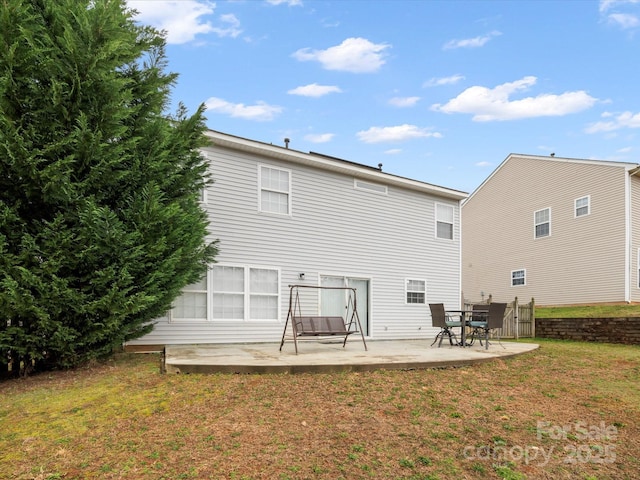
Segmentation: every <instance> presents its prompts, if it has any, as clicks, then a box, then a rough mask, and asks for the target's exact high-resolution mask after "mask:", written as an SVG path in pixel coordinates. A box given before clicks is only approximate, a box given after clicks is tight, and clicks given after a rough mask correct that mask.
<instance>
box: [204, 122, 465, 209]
mask: <svg viewBox="0 0 640 480" xmlns="http://www.w3.org/2000/svg"><path fill="white" fill-rule="evenodd" d="M205 134H206V136H207V137H208V138H209V139H210V141H211V143H212V144H213V145H217V146H219V147H224V148H229V149H232V150H238V151H243V152H247V153H253V154H255V155H260V156H262V157H268V158H273V159H276V160H284V161H287V162H291V163H296V164H299V165H308V166H311V167H315V168H319V169H322V170H329V171H333V172H338V173H342V174H344V175H351V176H353V177H355V178H358V179H361V180H369V181H372V182H378V183H382V184H385V185H394V186H397V187H400V188H406V189H409V190H417V191H420V192H423V193H428V194H432V195H436V196H439V197H444V198H447V199H450V200H456V201H460V200H464V199H465V198H467V196H468V195H469V194H468V193H467V192H462V191H460V190H454V189H452V188H446V187H441V186H439V185H433V184H431V183H426V182H421V181H419V180H413V179H410V178H406V177H401V176H398V175H393V174H390V173H386V172H383V171H382V169H381V168H375V167H371V166H368V165H363V164H360V163H355V162H350V161H347V160H342V159H339V158H335V157H331V156H328V155H323V154H320V153H315V152H309V153H305V152H301V151H299V150H294V149H290V148H288V147H281V146H279V145H273V144H272V143H264V142H259V141H256V140H249V139H247V138H242V137H237V136H234V135H229V134H227V133H222V132H217V131H215V130H207V131H206V132H205Z"/></svg>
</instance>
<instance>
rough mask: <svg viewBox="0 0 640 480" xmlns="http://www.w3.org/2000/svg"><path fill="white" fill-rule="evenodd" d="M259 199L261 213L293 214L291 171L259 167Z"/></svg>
mask: <svg viewBox="0 0 640 480" xmlns="http://www.w3.org/2000/svg"><path fill="white" fill-rule="evenodd" d="M258 183H259V185H260V192H259V197H258V203H259V208H258V209H259V210H260V211H261V212H269V213H279V214H282V215H290V214H291V171H290V170H286V169H283V168H276V167H271V166H267V165H258Z"/></svg>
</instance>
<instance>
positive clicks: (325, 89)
mask: <svg viewBox="0 0 640 480" xmlns="http://www.w3.org/2000/svg"><path fill="white" fill-rule="evenodd" d="M287 93H288V94H290V95H300V96H302V97H322V96H323V95H328V94H329V93H342V90H340V88H339V87H334V86H332V85H318V84H317V83H311V84H309V85H304V86H301V87H296V88H294V89H292V90H289V91H288V92H287Z"/></svg>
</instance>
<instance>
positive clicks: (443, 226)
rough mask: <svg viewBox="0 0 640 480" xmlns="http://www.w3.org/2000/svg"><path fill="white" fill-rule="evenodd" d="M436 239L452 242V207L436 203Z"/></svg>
mask: <svg viewBox="0 0 640 480" xmlns="http://www.w3.org/2000/svg"><path fill="white" fill-rule="evenodd" d="M436 237H437V238H444V239H446V240H453V207H452V206H451V205H443V204H442V203H436Z"/></svg>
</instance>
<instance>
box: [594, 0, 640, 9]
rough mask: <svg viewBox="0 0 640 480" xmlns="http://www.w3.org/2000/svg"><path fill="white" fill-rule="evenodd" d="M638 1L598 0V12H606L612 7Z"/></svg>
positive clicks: (637, 1)
mask: <svg viewBox="0 0 640 480" xmlns="http://www.w3.org/2000/svg"><path fill="white" fill-rule="evenodd" d="M639 2H640V0H600V7H599V8H600V12H606V11H608V10H609V9H610V8H612V7H613V6H614V5H624V4H625V3H639Z"/></svg>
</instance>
